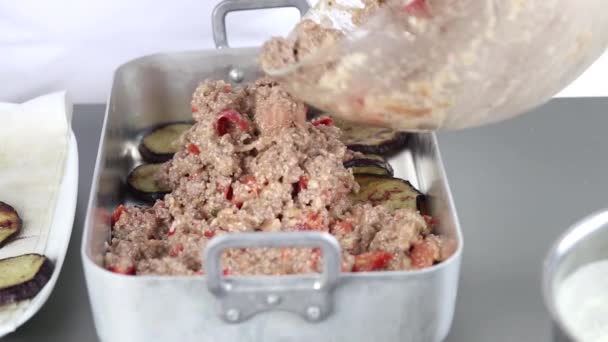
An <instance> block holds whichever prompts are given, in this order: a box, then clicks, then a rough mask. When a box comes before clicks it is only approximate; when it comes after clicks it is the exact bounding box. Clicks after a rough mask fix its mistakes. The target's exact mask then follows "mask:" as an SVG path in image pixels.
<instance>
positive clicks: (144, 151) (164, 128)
mask: <svg viewBox="0 0 608 342" xmlns="http://www.w3.org/2000/svg"><path fill="white" fill-rule="evenodd" d="M191 127H192V123H191V122H172V123H167V124H162V125H160V126H157V127H155V128H153V129H152V130H150V132H149V133H147V134H146V135H144V137H143V139H142V141H141V143H140V144H139V153H141V156H142V157H143V158H144V159H145V160H146V161H148V162H151V163H163V162H166V161H167V160H169V159H171V158H172V157H173V155H174V154H175V152H177V151H178V150H179V143H178V142H179V137H181V135H182V134H183V133H184V132H186V131H187V130H189V129H190V128H191Z"/></svg>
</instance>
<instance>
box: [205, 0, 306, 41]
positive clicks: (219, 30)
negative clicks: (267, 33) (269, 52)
mask: <svg viewBox="0 0 608 342" xmlns="http://www.w3.org/2000/svg"><path fill="white" fill-rule="evenodd" d="M281 7H295V8H297V9H298V10H299V11H300V15H301V16H303V15H304V14H305V13H306V12H307V11H308V9H309V8H310V4H309V3H308V1H307V0H224V1H222V2H220V3H219V4H217V6H215V8H214V9H213V15H212V17H211V25H212V29H213V40H214V41H215V46H216V47H217V48H218V49H223V48H227V47H228V38H227V36H226V15H227V14H228V13H230V12H235V11H247V10H256V9H270V8H281Z"/></svg>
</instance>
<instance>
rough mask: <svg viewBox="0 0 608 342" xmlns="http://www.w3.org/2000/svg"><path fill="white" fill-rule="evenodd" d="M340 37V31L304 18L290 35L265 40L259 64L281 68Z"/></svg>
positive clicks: (332, 42)
mask: <svg viewBox="0 0 608 342" xmlns="http://www.w3.org/2000/svg"><path fill="white" fill-rule="evenodd" d="M342 37H344V33H342V31H339V30H335V29H331V28H326V27H323V26H321V25H319V24H317V23H315V22H314V21H312V20H309V19H305V20H302V21H301V22H300V23H299V24H298V25H297V26H296V27H295V29H294V30H293V33H292V35H291V36H290V37H288V38H279V37H276V38H272V39H271V40H269V41H268V42H266V43H265V44H264V46H263V47H262V53H261V54H260V64H261V65H262V66H264V68H267V69H281V68H284V67H287V66H289V65H292V64H294V63H297V62H299V61H301V60H302V59H303V58H305V57H306V56H308V55H310V54H311V53H313V52H316V51H318V50H319V49H321V48H323V47H326V46H331V45H334V44H335V43H337V42H338V41H339V40H340V39H341V38H342Z"/></svg>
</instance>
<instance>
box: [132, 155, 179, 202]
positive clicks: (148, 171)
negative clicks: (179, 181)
mask: <svg viewBox="0 0 608 342" xmlns="http://www.w3.org/2000/svg"><path fill="white" fill-rule="evenodd" d="M161 165H162V164H142V165H139V166H138V167H136V168H134V169H133V170H132V171H131V173H129V176H128V177H127V186H128V188H129V191H130V192H131V193H132V194H133V195H134V196H135V197H137V198H139V199H141V200H143V201H146V202H154V201H156V200H158V199H162V198H163V197H164V196H165V194H167V193H168V192H170V191H171V189H169V188H166V187H163V186H162V185H161V184H158V182H157V181H156V174H157V173H158V170H159V169H160V166H161Z"/></svg>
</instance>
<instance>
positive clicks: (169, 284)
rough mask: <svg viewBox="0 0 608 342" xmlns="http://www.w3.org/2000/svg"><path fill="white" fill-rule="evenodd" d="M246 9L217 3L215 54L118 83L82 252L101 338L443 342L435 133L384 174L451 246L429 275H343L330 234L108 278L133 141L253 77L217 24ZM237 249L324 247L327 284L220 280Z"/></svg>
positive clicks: (212, 253)
mask: <svg viewBox="0 0 608 342" xmlns="http://www.w3.org/2000/svg"><path fill="white" fill-rule="evenodd" d="M235 4H236V6H237V7H235ZM242 4H243V2H238V3H237V2H234V1H225V2H224V3H221V4H220V5H218V7H217V9H216V11H215V12H214V29H215V34H216V42H217V43H218V46H220V47H222V48H221V49H218V50H212V51H195V52H183V53H172V54H158V55H152V56H147V57H142V58H139V59H136V60H134V61H131V62H129V63H127V64H125V65H123V66H121V67H120V68H119V69H118V70H117V71H116V73H115V75H114V81H113V85H112V91H111V94H110V99H109V102H108V106H107V110H106V117H105V120H104V126H103V129H102V137H101V141H100V145H99V151H98V156H97V162H96V166H95V173H94V177H93V181H92V187H91V195H90V199H89V207H88V211H87V218H86V223H85V229H84V236H83V241H82V250H81V253H82V259H83V263H84V272H85V277H86V283H87V288H88V293H89V298H90V301H91V305H92V310H93V317H94V320H95V327H96V329H97V334H98V336H99V337H100V339H101V340H102V341H112V342H115V341H146V342H152V341H197V342H200V341H234V342H237V341H238V342H253V341H260V342H262V341H263V342H269V341H317V342H321V341H336V342H337V341H353V342H356V341H383V342H391V341H399V342H403V341H440V340H443V339H444V338H445V337H446V335H447V333H448V331H449V329H450V326H451V323H452V317H453V314H454V305H455V301H456V293H457V287H458V276H459V271H460V261H461V254H462V235H461V232H460V226H459V223H458V219H457V216H456V212H455V209H454V205H453V202H452V196H451V194H450V189H449V187H448V183H447V180H446V177H445V172H444V168H443V164H442V162H441V157H440V154H439V149H438V147H437V140H436V138H435V135H434V134H428V133H423V134H413V135H411V137H410V139H409V145H408V148H407V150H405V151H403V152H402V153H400V154H399V155H397V156H395V157H394V158H392V160H391V164H392V165H393V168H394V169H395V174H396V175H397V176H399V177H402V178H405V179H409V180H410V181H411V182H412V184H414V185H415V186H417V187H418V188H419V189H421V190H422V191H423V192H425V193H426V194H427V195H428V196H429V199H430V210H431V213H432V214H433V216H436V217H438V218H439V220H440V222H441V227H440V233H442V234H445V235H447V236H449V237H451V238H453V239H455V241H457V246H458V247H457V249H456V252H455V253H454V255H453V256H451V257H450V258H449V259H448V260H446V261H444V262H442V263H440V264H438V265H436V266H433V267H431V268H428V269H424V270H420V271H403V272H376V273H363V274H351V273H340V272H339V271H338V270H339V267H338V263H339V254H338V253H339V247H338V245H337V243H336V241H335V239H334V238H333V237H331V236H329V235H326V234H320V233H308V234H306V233H294V234H288V233H275V234H271V233H254V234H231V235H229V236H227V237H222V238H218V239H214V240H213V241H212V243H210V244H209V246H208V248H207V251H206V256H207V258H206V259H205V262H206V272H207V275H206V276H200V277H167V276H136V277H133V276H124V275H119V274H115V273H112V272H109V271H107V270H105V269H104V267H103V254H104V251H105V247H106V243H107V241H108V238H109V236H110V220H109V215H110V214H109V213H111V212H112V209H113V208H115V207H116V206H118V205H119V204H120V203H125V202H126V203H131V202H132V201H131V199H130V198H129V197H128V196H127V195H126V192H125V191H124V179H125V177H126V175H127V173H128V171H129V170H130V169H131V168H132V167H134V166H135V165H137V164H138V163H140V156H139V153H138V151H137V142H138V139H139V138H140V135H141V132H142V131H144V130H145V129H146V128H148V127H151V126H153V125H155V124H158V123H162V122H167V121H173V120H184V119H190V115H191V110H190V98H191V95H192V93H193V92H194V89H195V87H196V85H197V84H198V83H199V82H200V81H201V80H203V79H206V78H214V79H225V80H229V81H231V82H232V83H234V84H237V83H240V82H247V81H251V80H254V79H255V78H257V77H258V76H260V73H259V71H258V69H257V67H256V64H255V58H256V54H257V49H232V48H228V47H227V46H226V45H227V44H226V39H225V37H226V35H225V31H224V25H223V20H224V17H225V14H226V13H227V12H229V11H231V10H238V9H241V8H240V7H241V6H242ZM245 4H248V3H247V2H245ZM302 4H305V0H300V1H283V0H280V1H277V0H273V1H267V2H264V1H261V2H260V1H258V2H256V6H252V5H251V4H248V5H246V6H245V7H246V8H247V9H252V8H255V7H265V8H267V7H280V6H295V7H299V8H300V10H301V11H305V9H306V8H305V6H302ZM222 37H223V38H222ZM297 234H300V235H297ZM235 246H238V247H245V246H317V247H321V248H322V249H323V250H324V253H323V256H324V258H323V262H324V267H323V274H320V275H306V276H288V277H227V278H224V277H222V276H221V275H220V272H219V269H218V255H219V253H221V251H222V250H223V249H225V248H231V247H235Z"/></svg>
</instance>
